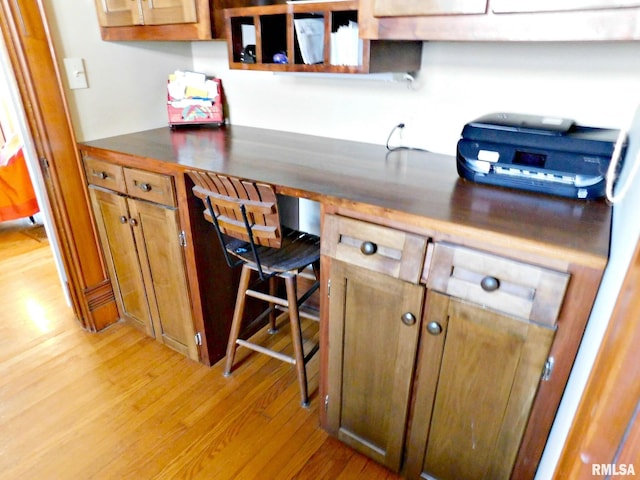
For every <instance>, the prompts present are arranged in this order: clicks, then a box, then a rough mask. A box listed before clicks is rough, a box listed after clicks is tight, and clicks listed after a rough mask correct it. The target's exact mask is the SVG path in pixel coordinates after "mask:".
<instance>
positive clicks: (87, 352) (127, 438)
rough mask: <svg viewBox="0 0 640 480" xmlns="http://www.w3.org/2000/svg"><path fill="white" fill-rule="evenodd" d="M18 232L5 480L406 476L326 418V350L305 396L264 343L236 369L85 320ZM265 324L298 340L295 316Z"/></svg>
mask: <svg viewBox="0 0 640 480" xmlns="http://www.w3.org/2000/svg"><path fill="white" fill-rule="evenodd" d="M10 233H11V234H10V235H8V234H5V233H3V229H2V225H1V224H0V284H1V285H2V287H3V288H2V289H0V305H2V306H3V307H2V309H0V480H15V479H35V478H38V479H46V480H49V479H52V480H89V479H92V480H113V479H118V480H120V479H132V480H134V479H135V480H153V479H157V480H165V479H166V480H174V479H190V480H191V479H206V480H211V479H214V480H225V479H233V480H237V479H241V480H242V479H247V480H248V479H260V480H272V479H273V480H291V479H311V478H313V479H314V480H316V479H331V480H334V479H335V478H338V477H339V478H342V479H349V478H362V479H365V480H366V479H369V478H370V479H372V480H377V479H396V478H399V477H396V476H395V475H392V474H390V473H389V472H387V471H386V470H385V469H384V468H382V467H380V466H378V465H376V464H373V462H370V461H369V460H367V459H366V458H364V457H362V456H361V455H359V454H358V453H356V452H355V451H353V450H352V449H350V448H349V447H347V446H345V445H344V444H342V443H340V442H338V441H337V440H335V439H332V438H330V437H329V436H328V435H327V433H326V432H325V431H323V430H322V429H320V427H319V424H318V408H319V405H320V400H319V398H318V392H317V390H318V358H317V357H316V358H314V359H313V360H312V361H311V362H310V363H309V366H308V370H309V390H310V394H311V395H310V398H311V406H310V407H309V408H302V407H301V406H300V398H299V391H298V385H297V380H296V374H295V371H294V368H293V367H292V366H291V365H288V364H285V363H282V362H279V361H277V360H274V359H271V358H269V357H267V356H265V355H260V354H256V353H254V352H251V351H249V350H247V349H243V348H240V349H239V350H238V362H237V364H236V367H235V368H234V370H233V373H232V375H231V376H230V377H227V378H225V377H224V376H223V375H222V371H223V365H222V364H221V363H220V364H218V365H214V366H213V367H205V366H204V365H201V364H199V363H197V362H193V361H191V360H189V359H187V358H185V357H184V356H182V355H180V354H178V353H176V352H174V351H173V350H170V349H169V348H167V347H165V346H164V345H162V344H160V343H159V342H156V341H155V340H153V339H151V338H148V337H146V336H145V335H143V334H142V333H140V332H139V331H137V330H136V329H134V328H132V327H130V326H128V325H126V324H122V323H118V324H116V325H114V326H112V327H109V328H107V329H105V330H103V331H102V332H99V333H89V332H86V331H84V330H82V329H81V327H80V324H79V323H78V322H77V320H76V319H75V318H74V317H73V314H72V312H71V309H70V308H69V306H68V305H67V304H66V301H65V299H64V296H63V294H62V288H61V285H60V281H59V279H58V275H57V272H56V270H55V265H54V263H53V259H52V256H51V251H50V249H49V246H48V244H47V242H46V241H44V242H43V241H37V240H34V239H33V238H31V237H29V236H26V235H21V236H20V235H19V234H17V233H16V231H12V232H10ZM3 242H4V243H3ZM21 242H26V243H25V244H24V245H22V246H21ZM260 335H262V337H261V340H264V341H266V342H267V343H268V344H269V345H271V346H272V347H273V348H276V349H278V350H281V351H283V352H291V351H292V348H291V342H290V339H289V336H288V326H287V322H283V326H282V329H281V332H280V334H279V335H277V336H270V335H267V334H260ZM304 335H305V337H308V339H309V340H310V341H308V342H305V344H306V345H307V346H308V345H309V344H310V343H311V342H312V340H313V339H314V338H317V324H314V323H313V322H309V323H305V324H304ZM352 475H354V476H352ZM357 475H360V476H359V477H358V476H357Z"/></svg>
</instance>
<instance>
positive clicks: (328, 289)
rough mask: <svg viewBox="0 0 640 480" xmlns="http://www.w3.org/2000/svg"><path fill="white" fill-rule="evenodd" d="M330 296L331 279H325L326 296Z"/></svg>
mask: <svg viewBox="0 0 640 480" xmlns="http://www.w3.org/2000/svg"><path fill="white" fill-rule="evenodd" d="M329 297H331V279H329V280H327V298H329Z"/></svg>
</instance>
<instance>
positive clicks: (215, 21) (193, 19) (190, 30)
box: [95, 0, 264, 41]
mask: <svg viewBox="0 0 640 480" xmlns="http://www.w3.org/2000/svg"><path fill="white" fill-rule="evenodd" d="M263 3H264V2H263V1H260V0H164V1H163V2H152V1H149V0H95V6H96V11H97V14H98V23H99V25H100V34H101V36H102V39H103V40H127V41H128V40H157V41H172V40H211V39H215V38H224V35H225V28H224V9H225V8H237V7H244V6H250V5H261V4H263Z"/></svg>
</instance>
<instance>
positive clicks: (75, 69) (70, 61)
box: [64, 58, 89, 90]
mask: <svg viewBox="0 0 640 480" xmlns="http://www.w3.org/2000/svg"><path fill="white" fill-rule="evenodd" d="M64 68H65V70H66V71H67V81H68V83H69V88H70V89H71V90H75V89H78V88H89V85H88V84H87V73H86V72H85V69H84V62H83V60H82V59H81V58H65V59H64Z"/></svg>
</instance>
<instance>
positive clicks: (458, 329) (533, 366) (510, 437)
mask: <svg viewBox="0 0 640 480" xmlns="http://www.w3.org/2000/svg"><path fill="white" fill-rule="evenodd" d="M425 322H426V327H425V332H424V336H423V341H422V345H421V348H422V355H423V356H422V358H421V361H420V363H419V365H420V366H419V367H418V368H419V371H418V374H417V381H416V385H415V388H416V398H415V409H414V416H413V422H412V424H411V438H410V440H409V447H408V456H407V467H406V468H407V477H408V478H421V476H424V475H425V474H426V475H429V476H430V477H429V478H437V479H439V480H447V479H451V480H455V479H460V478H490V479H495V480H498V479H508V478H510V475H511V471H512V469H513V466H514V462H515V459H516V455H517V453H518V449H519V447H520V442H521V440H522V435H523V432H524V429H525V426H526V423H527V420H528V418H529V412H530V410H531V405H532V404H533V400H534V398H535V394H536V391H537V388H538V384H539V382H540V379H541V376H542V373H543V370H544V367H545V363H546V361H547V355H548V353H549V349H550V347H551V343H552V341H553V336H554V329H553V328H550V327H546V326H541V325H537V324H535V323H530V322H523V321H521V320H520V319H517V318H513V317H509V316H506V315H501V314H498V313H496V312H494V311H492V310H489V309H486V308H483V307H482V306H479V305H474V304H471V303H468V302H464V301H461V300H458V299H455V298H453V297H449V296H446V295H442V294H440V293H436V292H429V294H428V313H427V315H426V317H425ZM445 338H446V340H444V339H445ZM436 379H437V383H436ZM434 383H435V388H434ZM429 419H430V421H429ZM423 478H426V477H423Z"/></svg>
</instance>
